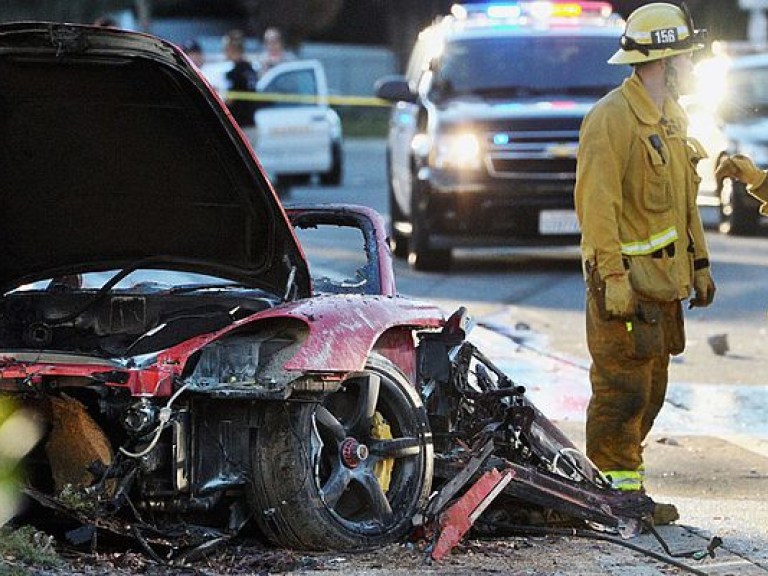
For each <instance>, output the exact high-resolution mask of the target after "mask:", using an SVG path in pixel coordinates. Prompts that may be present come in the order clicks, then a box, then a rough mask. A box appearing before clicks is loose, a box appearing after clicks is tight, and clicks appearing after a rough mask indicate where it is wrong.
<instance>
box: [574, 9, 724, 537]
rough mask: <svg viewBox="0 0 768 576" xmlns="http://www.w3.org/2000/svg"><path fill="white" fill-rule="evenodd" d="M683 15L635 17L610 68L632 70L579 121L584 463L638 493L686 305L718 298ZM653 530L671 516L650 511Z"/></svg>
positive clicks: (695, 45)
mask: <svg viewBox="0 0 768 576" xmlns="http://www.w3.org/2000/svg"><path fill="white" fill-rule="evenodd" d="M702 35H703V32H702V31H696V30H694V28H693V22H692V21H691V18H690V15H689V13H688V11H687V9H686V8H685V6H684V5H683V7H682V8H680V7H677V6H675V5H673V4H668V3H661V2H657V3H652V4H647V5H645V6H642V7H640V8H638V9H637V10H635V11H634V12H632V14H630V16H629V18H628V19H627V22H626V28H625V32H624V35H623V36H622V38H621V44H620V48H619V50H618V51H617V52H616V53H615V54H614V55H613V56H612V57H611V58H610V59H609V60H608V62H609V63H610V64H629V65H631V66H632V67H633V71H632V74H631V76H630V77H629V78H627V79H626V80H625V81H624V82H623V83H622V85H621V86H619V87H617V88H616V89H614V90H613V91H611V92H610V93H609V94H607V95H606V96H605V97H604V98H602V99H601V100H600V101H599V102H598V103H597V104H596V105H595V106H594V108H593V109H592V110H591V111H590V112H589V114H588V115H587V116H586V118H585V119H584V122H583V124H582V128H581V132H580V136H579V138H580V140H579V142H580V144H579V153H578V159H577V174H576V189H575V202H576V211H577V214H578V218H579V222H580V225H581V230H582V241H581V251H582V262H583V266H584V274H585V279H586V281H587V297H586V300H587V302H586V324H587V344H588V347H589V351H590V355H591V357H592V366H591V368H590V381H591V384H592V396H591V398H590V402H589V406H588V408H587V425H586V432H587V455H588V456H589V457H590V458H591V459H592V461H593V462H594V463H595V464H596V465H597V466H598V467H599V468H600V469H601V470H602V471H603V472H604V473H605V475H606V476H608V477H609V478H610V480H611V483H612V485H613V487H614V488H616V489H617V490H621V491H636V490H644V487H643V476H644V467H643V441H644V439H645V437H646V436H647V434H648V432H649V431H650V430H651V426H652V425H653V422H654V420H655V418H656V416H657V414H658V413H659V410H660V409H661V406H662V404H663V402H664V397H665V395H666V390H667V380H668V367H669V361H670V356H671V355H675V354H680V353H681V352H682V351H683V348H684V346H685V333H684V327H683V312H682V301H683V300H685V299H687V298H689V297H690V296H691V293H692V294H693V297H692V298H691V299H690V306H709V305H710V304H711V303H712V300H713V298H714V296H715V284H714V282H713V280H712V276H711V274H710V262H709V254H708V252H707V245H706V242H705V239H704V230H703V226H702V223H701V217H700V215H699V212H698V209H697V207H696V194H697V188H698V182H699V178H698V176H697V175H696V170H695V166H696V162H697V161H698V160H699V159H700V158H703V157H704V156H705V152H704V150H703V148H702V146H701V145H700V144H699V143H698V142H696V141H695V140H692V139H690V138H688V137H687V117H686V115H685V112H684V111H683V109H682V108H681V107H680V105H679V104H678V103H677V98H678V96H679V95H680V94H682V93H685V92H686V91H687V90H688V89H689V87H690V84H691V83H692V81H693V78H692V74H693V63H692V52H694V51H696V50H699V49H701V48H703V44H702ZM656 512H657V513H656V514H654V517H655V519H656V521H657V523H666V522H669V521H673V520H676V519H677V518H678V515H677V510H676V509H675V508H674V506H672V505H659V504H657V505H656Z"/></svg>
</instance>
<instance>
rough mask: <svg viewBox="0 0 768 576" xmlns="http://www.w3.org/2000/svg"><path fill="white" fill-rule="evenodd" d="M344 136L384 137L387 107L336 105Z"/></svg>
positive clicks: (387, 118)
mask: <svg viewBox="0 0 768 576" xmlns="http://www.w3.org/2000/svg"><path fill="white" fill-rule="evenodd" d="M335 110H336V112H338V114H339V117H341V126H342V131H343V133H344V137H345V138H386V136H387V127H388V125H389V111H390V109H389V107H383V106H382V107H376V106H338V107H336V108H335Z"/></svg>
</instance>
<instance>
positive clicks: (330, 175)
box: [320, 141, 344, 186]
mask: <svg viewBox="0 0 768 576" xmlns="http://www.w3.org/2000/svg"><path fill="white" fill-rule="evenodd" d="M343 157H344V154H343V151H342V149H341V142H339V141H335V142H334V143H333V144H332V145H331V158H332V161H331V169H330V170H328V172H323V173H322V174H320V184H322V185H323V186H340V185H341V178H342V174H343V171H344V159H343Z"/></svg>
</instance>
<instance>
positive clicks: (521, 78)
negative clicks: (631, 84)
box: [433, 36, 629, 96]
mask: <svg viewBox="0 0 768 576" xmlns="http://www.w3.org/2000/svg"><path fill="white" fill-rule="evenodd" d="M616 43H617V42H616V38H614V37H608V36H606V37H600V36H595V37H574V36H563V37H556V36H532V37H531V36H520V37H516V36H511V37H499V38H472V39H456V40H454V41H451V42H448V43H447V44H446V45H445V47H444V51H443V54H442V56H441V57H440V59H439V61H438V62H437V64H436V67H435V76H434V81H433V90H435V91H437V92H439V93H441V94H438V95H437V96H440V95H443V96H450V95H451V94H452V93H459V94H477V95H484V94H493V93H497V92H498V93H499V94H500V95H505V94H506V93H509V94H515V93H521V92H523V93H524V92H525V91H530V92H533V93H540V92H542V91H554V92H557V93H560V92H563V93H570V94H573V95H579V94H581V93H584V94H586V95H601V94H603V93H605V92H607V91H608V89H610V88H612V87H614V86H616V85H618V84H620V83H621V81H622V80H623V79H624V78H625V77H626V76H627V75H628V73H629V67H627V66H612V65H609V64H607V63H606V60H608V58H609V57H610V56H611V55H612V54H613V52H615V50H616ZM532 64H533V65H532Z"/></svg>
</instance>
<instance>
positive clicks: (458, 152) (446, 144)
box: [434, 132, 480, 170]
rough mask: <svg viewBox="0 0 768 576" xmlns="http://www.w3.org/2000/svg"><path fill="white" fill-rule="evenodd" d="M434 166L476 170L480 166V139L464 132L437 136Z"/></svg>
mask: <svg viewBox="0 0 768 576" xmlns="http://www.w3.org/2000/svg"><path fill="white" fill-rule="evenodd" d="M434 167H435V168H454V169H458V170H477V169H478V168H480V140H478V138H477V136H475V135H474V134H471V133H466V132H465V133H458V134H443V135H440V136H438V137H437V138H436V140H435V147H434Z"/></svg>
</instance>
